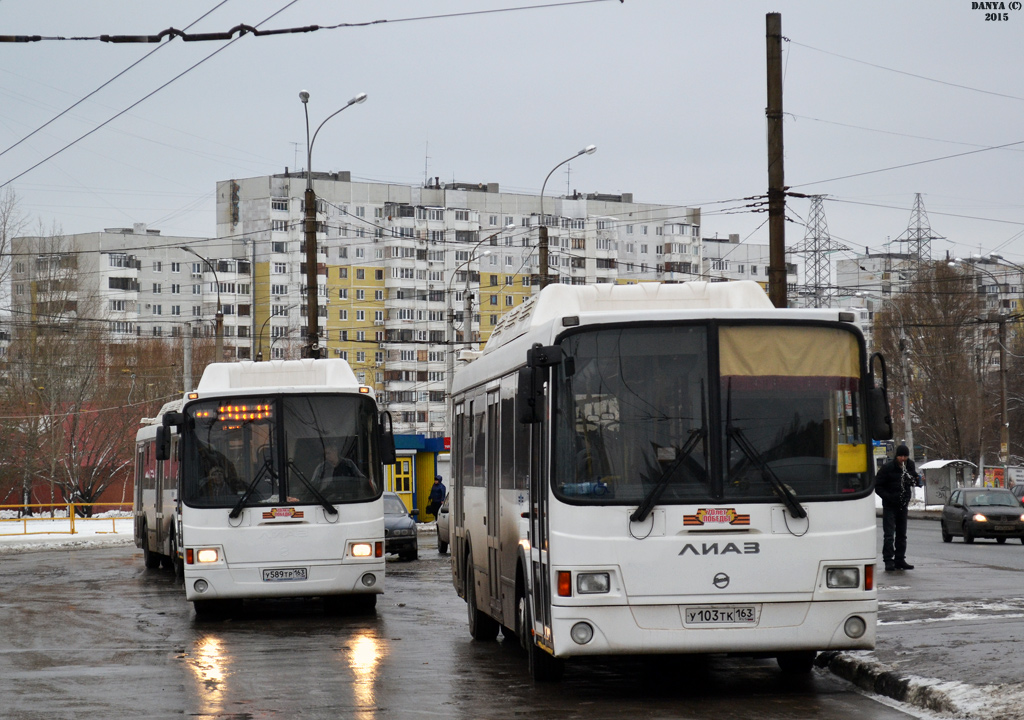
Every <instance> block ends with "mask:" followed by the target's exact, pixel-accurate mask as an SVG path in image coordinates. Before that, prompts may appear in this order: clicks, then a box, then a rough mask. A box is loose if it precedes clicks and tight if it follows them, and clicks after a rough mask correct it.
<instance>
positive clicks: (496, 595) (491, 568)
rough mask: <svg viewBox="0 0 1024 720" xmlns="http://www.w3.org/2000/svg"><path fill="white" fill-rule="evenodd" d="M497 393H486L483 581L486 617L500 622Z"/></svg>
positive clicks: (494, 391)
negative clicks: (485, 582)
mask: <svg viewBox="0 0 1024 720" xmlns="http://www.w3.org/2000/svg"><path fill="white" fill-rule="evenodd" d="M499 407H500V405H499V404H498V391H497V390H493V391H491V392H489V393H487V475H486V477H487V518H486V522H487V578H488V591H489V593H488V594H489V595H490V610H491V612H490V614H491V616H492V617H494V618H497V619H499V620H501V621H502V622H504V620H503V618H502V606H501V478H500V472H499V468H500V465H499V464H498V448H500V447H501V435H500V429H501V425H500V418H499V415H498V409H499Z"/></svg>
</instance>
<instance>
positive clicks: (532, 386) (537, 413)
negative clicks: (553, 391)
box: [516, 367, 547, 425]
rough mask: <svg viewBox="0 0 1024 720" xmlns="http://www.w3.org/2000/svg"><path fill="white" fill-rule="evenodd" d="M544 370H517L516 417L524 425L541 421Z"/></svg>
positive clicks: (545, 370) (527, 368) (525, 368)
mask: <svg viewBox="0 0 1024 720" xmlns="http://www.w3.org/2000/svg"><path fill="white" fill-rule="evenodd" d="M546 372H547V369H546V368H537V367H524V368H521V369H520V370H519V387H518V389H517V392H516V416H517V418H518V419H519V422H521V423H523V424H524V425H532V424H533V423H539V422H540V421H541V409H542V408H543V407H544V405H543V403H544V378H543V375H544V374H545V373H546Z"/></svg>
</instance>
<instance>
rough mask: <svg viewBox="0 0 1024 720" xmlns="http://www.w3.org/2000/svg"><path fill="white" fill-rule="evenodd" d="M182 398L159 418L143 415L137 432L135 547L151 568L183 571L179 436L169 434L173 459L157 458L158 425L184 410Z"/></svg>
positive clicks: (164, 407) (169, 405)
mask: <svg viewBox="0 0 1024 720" xmlns="http://www.w3.org/2000/svg"><path fill="white" fill-rule="evenodd" d="M180 411H181V400H175V401H173V402H169V403H167V404H165V405H164V406H163V407H162V408H160V412H159V413H158V414H157V416H156V417H155V418H142V421H141V423H140V427H139V430H138V432H137V433H136V435H135V491H134V493H133V509H134V515H135V546H136V547H138V548H140V549H141V550H142V560H143V562H144V563H145V565H146V567H147V568H158V567H160V566H161V565H163V566H164V567H166V568H173V569H174V570H175V571H176V572H177V573H178V574H180V573H181V569H182V568H181V563H182V557H183V556H182V554H181V546H180V543H178V538H179V537H180V527H179V523H178V522H176V520H177V512H176V510H177V504H178V454H177V448H178V435H177V433H174V434H172V435H170V436H169V437H168V440H167V441H168V443H169V444H170V451H169V453H168V455H169V459H166V460H157V458H156V455H157V453H156V435H157V428H159V427H161V425H162V423H163V416H164V414H165V413H169V412H180Z"/></svg>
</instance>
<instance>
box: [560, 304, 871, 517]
mask: <svg viewBox="0 0 1024 720" xmlns="http://www.w3.org/2000/svg"><path fill="white" fill-rule="evenodd" d="M714 331H715V330H714V329H712V328H711V327H709V326H707V325H704V324H689V325H678V326H672V327H665V326H644V327H623V328H602V329H598V330H593V331H588V330H582V331H580V332H577V333H574V334H572V335H569V336H566V337H565V338H563V340H562V343H561V344H562V348H563V351H564V355H565V358H566V360H565V361H563V362H562V363H561V364H560V365H558V366H556V368H555V372H554V374H553V378H554V391H553V393H552V396H553V398H554V402H553V408H552V409H553V416H552V417H553V422H554V424H555V430H554V443H553V449H554V467H553V472H554V475H553V481H552V487H553V489H554V491H555V493H556V495H558V496H559V497H561V498H562V499H564V500H566V501H567V502H572V503H592V504H638V503H642V502H649V500H650V498H651V497H655V498H657V503H659V504H671V503H676V504H678V503H699V502H716V503H721V502H740V501H743V502H778V501H779V499H780V497H779V493H780V492H783V493H787V491H788V494H791V495H792V496H795V497H797V498H800V499H834V498H839V497H847V496H849V495H850V494H853V493H859V492H861V491H866V490H867V489H868V488H869V487H870V479H869V476H868V473H867V448H866V446H865V444H864V442H865V441H864V440H863V439H862V436H861V433H862V429H861V426H862V422H861V419H860V412H861V411H860V407H859V405H860V402H859V397H860V395H859V391H860V390H859V379H860V372H859V367H860V350H859V345H858V342H857V338H856V336H855V335H854V334H853V333H852V332H848V331H846V330H843V329H841V328H834V327H826V326H799V327H797V326H778V325H764V324H758V325H742V326H739V325H738V326H727V325H723V326H720V327H718V328H717V337H716V338H715V339H716V340H717V343H716V344H717V349H718V352H717V358H713V357H711V354H710V353H709V352H708V346H709V342H708V334H709V332H714ZM715 359H717V363H715V362H714V360H715ZM715 398H717V402H712V399H715ZM715 453H717V454H718V455H719V457H714V454H715ZM783 486H784V487H783Z"/></svg>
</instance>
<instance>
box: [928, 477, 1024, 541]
mask: <svg viewBox="0 0 1024 720" xmlns="http://www.w3.org/2000/svg"><path fill="white" fill-rule="evenodd" d="M954 535H963V538H964V542H966V543H972V542H974V539H975V538H995V539H996V542H999V543H1004V542H1006V538H1008V537H1009V538H1020V541H1021V542H1022V543H1024V505H1021V502H1020V500H1018V499H1017V498H1016V497H1014V496H1013V493H1011V492H1010V491H1009V490H1006V489H1003V488H958V489H957V490H954V491H953V494H952V495H950V496H949V501H948V502H947V503H946V504H945V505H944V506H943V508H942V540H943V542H952V540H953V536H954Z"/></svg>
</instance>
